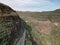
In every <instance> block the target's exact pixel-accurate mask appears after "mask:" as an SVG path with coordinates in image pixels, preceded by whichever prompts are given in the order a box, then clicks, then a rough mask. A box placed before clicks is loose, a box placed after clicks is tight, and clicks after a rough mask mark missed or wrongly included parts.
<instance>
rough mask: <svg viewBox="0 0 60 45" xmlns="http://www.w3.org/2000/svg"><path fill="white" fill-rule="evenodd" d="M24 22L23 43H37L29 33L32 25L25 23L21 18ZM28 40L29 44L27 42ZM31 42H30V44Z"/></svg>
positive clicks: (35, 44)
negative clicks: (24, 34)
mask: <svg viewBox="0 0 60 45" xmlns="http://www.w3.org/2000/svg"><path fill="white" fill-rule="evenodd" d="M22 21H23V23H24V28H25V29H26V38H25V45H37V43H36V41H34V39H33V36H32V34H31V31H32V27H31V26H30V25H27V24H26V22H25V21H24V20H22ZM27 40H29V41H30V42H29V44H28V43H27V42H28V41H27ZM30 43H31V44H30Z"/></svg>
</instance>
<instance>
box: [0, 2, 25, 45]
mask: <svg viewBox="0 0 60 45" xmlns="http://www.w3.org/2000/svg"><path fill="white" fill-rule="evenodd" d="M23 32H24V27H23V20H22V19H21V18H20V17H19V16H18V14H17V13H16V12H15V11H14V10H13V9H12V8H10V7H9V6H7V5H4V4H2V3H0V45H17V42H18V41H19V39H20V38H21V37H22V35H23Z"/></svg>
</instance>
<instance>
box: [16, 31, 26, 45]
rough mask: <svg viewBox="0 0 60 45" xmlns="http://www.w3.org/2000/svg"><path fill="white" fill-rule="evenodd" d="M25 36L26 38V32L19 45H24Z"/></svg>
mask: <svg viewBox="0 0 60 45" xmlns="http://www.w3.org/2000/svg"><path fill="white" fill-rule="evenodd" d="M25 36H26V30H25V31H24V33H23V36H22V37H21V38H20V40H19V42H18V43H17V45H24V41H25Z"/></svg>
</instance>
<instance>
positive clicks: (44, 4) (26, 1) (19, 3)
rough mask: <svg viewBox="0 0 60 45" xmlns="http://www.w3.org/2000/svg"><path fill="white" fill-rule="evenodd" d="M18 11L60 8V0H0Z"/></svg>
mask: <svg viewBox="0 0 60 45" xmlns="http://www.w3.org/2000/svg"><path fill="white" fill-rule="evenodd" d="M0 3H4V4H6V5H8V6H10V7H11V8H12V9H14V10H17V11H52V10H56V9H60V0H0Z"/></svg>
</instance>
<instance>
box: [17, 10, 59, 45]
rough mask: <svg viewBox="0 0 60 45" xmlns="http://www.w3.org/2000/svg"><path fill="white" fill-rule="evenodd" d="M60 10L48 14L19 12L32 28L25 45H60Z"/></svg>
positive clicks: (29, 28) (29, 30)
mask: <svg viewBox="0 0 60 45" xmlns="http://www.w3.org/2000/svg"><path fill="white" fill-rule="evenodd" d="M59 12H60V10H59V9H57V10H54V11H48V12H21V11H20V12H19V11H17V13H18V14H19V16H20V17H21V18H22V19H24V20H25V21H26V23H27V24H28V25H29V26H30V27H28V28H27V29H28V30H27V34H26V41H25V45H60V13H59Z"/></svg>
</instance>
